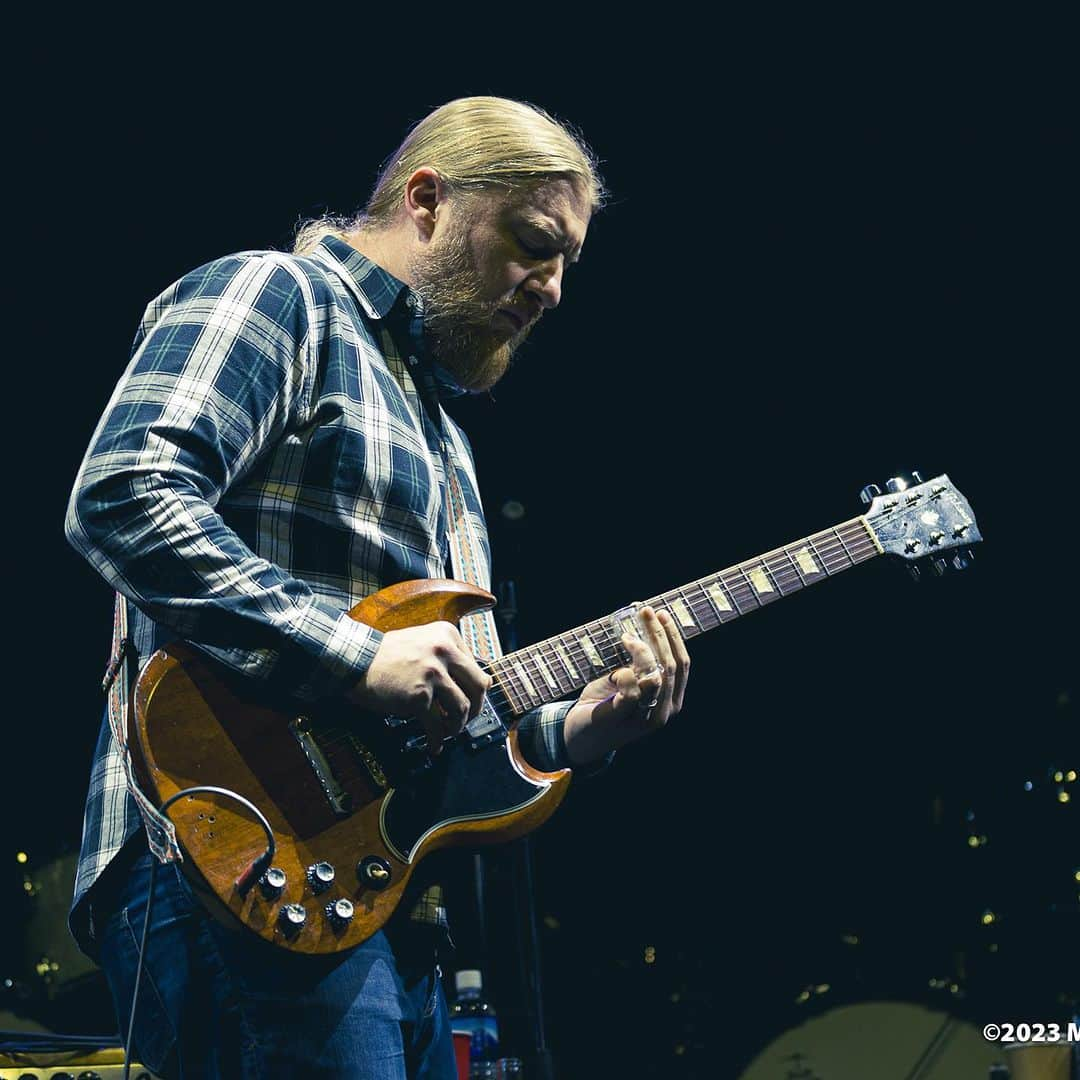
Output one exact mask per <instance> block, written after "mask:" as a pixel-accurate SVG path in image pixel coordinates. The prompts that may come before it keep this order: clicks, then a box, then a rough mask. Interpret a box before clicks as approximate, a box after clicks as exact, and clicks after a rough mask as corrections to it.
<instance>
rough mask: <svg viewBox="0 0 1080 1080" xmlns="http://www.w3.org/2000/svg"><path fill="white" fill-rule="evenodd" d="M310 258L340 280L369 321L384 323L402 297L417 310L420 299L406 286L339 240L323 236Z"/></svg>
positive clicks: (336, 237) (338, 238)
mask: <svg viewBox="0 0 1080 1080" xmlns="http://www.w3.org/2000/svg"><path fill="white" fill-rule="evenodd" d="M313 254H314V255H315V257H316V258H318V259H319V261H320V262H322V263H324V264H327V265H328V266H329V268H330V269H331V270H333V271H335V273H337V275H338V276H339V277H340V278H342V280H343V281H344V282H345V284H346V285H347V286H348V287H349V291H350V292H351V293H352V294H353V295H354V296H355V297H356V299H357V300H358V301H359V302H360V306H361V307H362V308H363V309H364V313H365V314H366V315H367V316H368V317H369V318H371V319H385V318H386V316H387V315H389V314H390V311H391V309H392V308H393V307H394V305H395V304H396V303H397V301H398V299H399V298H400V297H401V296H402V294H405V299H406V301H407V302H408V303H409V306H410V307H414V306H415V309H416V310H417V311H419V310H420V307H421V305H420V297H419V296H417V295H416V294H415V293H414V292H413V291H412V289H410V288H409V286H408V285H406V284H405V282H403V281H399V280H398V279H397V278H396V277H394V275H393V274H391V273H390V271H389V270H384V269H383V268H382V267H381V266H379V264H378V263H373V262H372V261H371V260H370V259H369V258H368V257H367V256H366V255H361V254H360V252H359V251H357V250H356V248H354V247H353V246H352V244H349V243H347V242H346V241H344V240H342V239H341V238H340V237H338V236H324V237H323V238H322V239H321V240H320V241H319V243H318V244H317V245H316V247H315V251H314V253H313Z"/></svg>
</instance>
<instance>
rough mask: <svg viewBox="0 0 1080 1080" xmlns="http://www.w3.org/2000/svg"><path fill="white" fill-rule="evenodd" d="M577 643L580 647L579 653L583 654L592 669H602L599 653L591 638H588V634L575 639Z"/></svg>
mask: <svg viewBox="0 0 1080 1080" xmlns="http://www.w3.org/2000/svg"><path fill="white" fill-rule="evenodd" d="M577 643H578V644H579V645H580V646H581V651H582V652H583V653H584V654H585V659H586V660H588V661H589V663H590V664H592V666H593V667H594V668H602V667H603V666H604V661H603V660H602V659H601V658H600V653H599V652H598V651H597V648H596V646H595V645H594V644H593V640H592V638H591V637H589V635H588V634H581V635H580V636H579V637H578V638H577Z"/></svg>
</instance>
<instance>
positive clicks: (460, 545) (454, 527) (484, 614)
mask: <svg viewBox="0 0 1080 1080" xmlns="http://www.w3.org/2000/svg"><path fill="white" fill-rule="evenodd" d="M444 472H445V473H446V494H447V499H448V502H449V504H450V506H449V511H450V512H449V513H448V514H447V524H448V528H449V533H450V535H449V540H450V563H451V566H452V567H453V571H454V576H455V577H456V578H457V579H458V580H459V581H465V582H468V583H469V584H470V585H480V584H481V582H480V580H479V577H480V575H479V573H478V572H477V569H476V568H477V566H478V565H479V560H478V557H477V552H479V551H481V550H482V549H481V544H480V537H479V535H478V534H477V532H476V527H475V526H474V525H473V523H472V521H471V520H470V518H469V515H468V514H467V513H466V511H465V496H464V495H463V494H462V491H461V483H460V481H459V480H458V477H457V470H456V469H455V468H454V465H453V463H452V462H450V461H447V462H446V468H445V469H444ZM461 636H462V637H463V638H464V639H465V643H466V644H467V645H468V646H469V648H470V649H471V650H472V652H473V655H474V656H478V657H480V658H481V659H482V660H494V659H496V658H497V657H499V656H501V655H502V649H501V647H500V645H499V637H498V634H497V633H496V631H495V618H494V616H493V615H492V614H491V612H490V611H478V612H476V613H475V614H473V615H466V616H465V617H464V618H463V619H462V620H461Z"/></svg>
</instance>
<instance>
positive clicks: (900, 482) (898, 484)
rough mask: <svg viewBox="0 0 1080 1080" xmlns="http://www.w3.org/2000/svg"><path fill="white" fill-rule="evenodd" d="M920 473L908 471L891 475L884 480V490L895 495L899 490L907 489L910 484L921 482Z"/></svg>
mask: <svg viewBox="0 0 1080 1080" xmlns="http://www.w3.org/2000/svg"><path fill="white" fill-rule="evenodd" d="M921 483H922V474H921V473H919V472H915V471H912V472H909V473H906V474H901V475H899V476H891V477H889V479H888V480H886V481H885V490H886V491H887V492H888V493H889V494H890V495H895V494H897V492H900V491H907V489H908V488H909V487H911V485H912V484H921Z"/></svg>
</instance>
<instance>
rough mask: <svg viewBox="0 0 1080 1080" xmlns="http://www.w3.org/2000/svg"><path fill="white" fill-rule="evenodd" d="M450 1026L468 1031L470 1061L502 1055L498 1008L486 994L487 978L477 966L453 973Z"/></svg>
mask: <svg viewBox="0 0 1080 1080" xmlns="http://www.w3.org/2000/svg"><path fill="white" fill-rule="evenodd" d="M450 1027H451V1029H452V1030H454V1031H467V1032H468V1033H469V1037H470V1042H469V1061H470V1062H477V1061H491V1062H494V1061H495V1060H496V1059H497V1058H498V1056H499V1027H498V1024H497V1022H496V1019H495V1010H494V1008H493V1007H492V1005H491V1003H490V1002H489V1001H488V1000H487V998H485V997H484V979H483V976H482V975H481V974H480V972H479V971H477V970H476V969H475V968H466V969H464V970H462V971H459V972H457V973H456V974H455V975H454V1003H453V1005H452V1006H451V1007H450Z"/></svg>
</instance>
